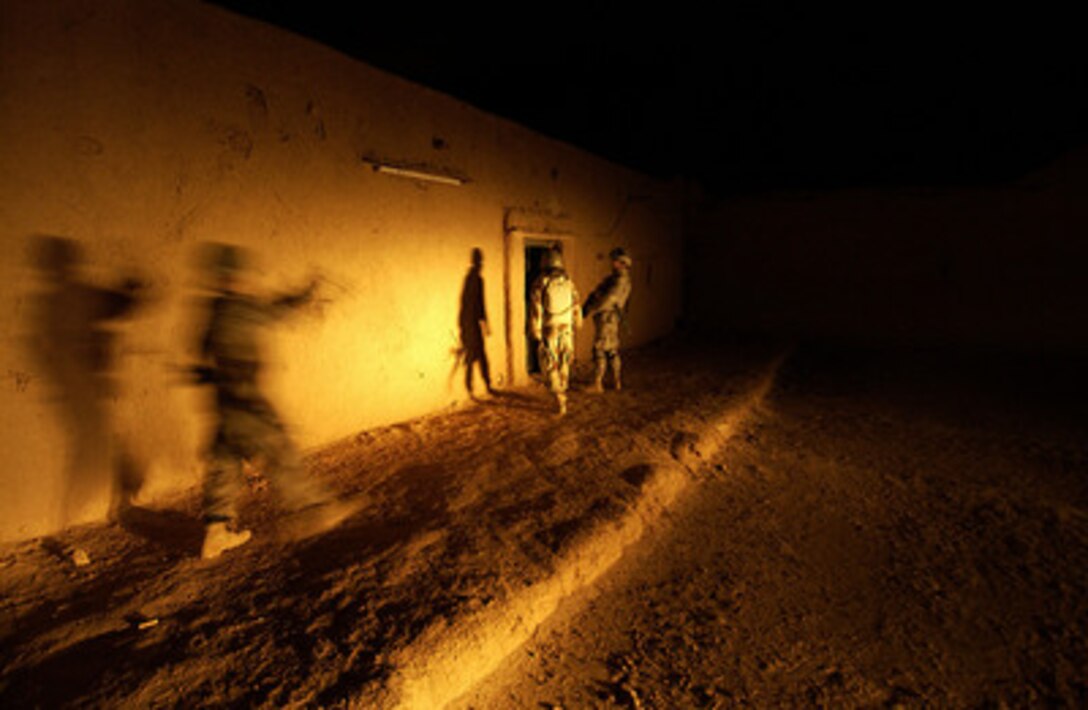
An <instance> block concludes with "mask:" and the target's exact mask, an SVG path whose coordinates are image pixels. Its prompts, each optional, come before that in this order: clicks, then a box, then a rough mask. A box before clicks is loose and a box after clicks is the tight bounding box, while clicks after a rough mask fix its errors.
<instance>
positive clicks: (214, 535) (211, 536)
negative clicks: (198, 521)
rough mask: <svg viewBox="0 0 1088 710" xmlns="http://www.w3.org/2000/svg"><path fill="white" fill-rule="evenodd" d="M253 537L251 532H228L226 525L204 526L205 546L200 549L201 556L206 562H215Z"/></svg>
mask: <svg viewBox="0 0 1088 710" xmlns="http://www.w3.org/2000/svg"><path fill="white" fill-rule="evenodd" d="M252 536H253V533H251V532H250V531H249V530H239V531H238V532H234V531H233V530H228V529H227V524H226V523H222V522H220V523H208V524H207V525H206V526H204V545H203V546H202V547H201V548H200V556H201V558H203V559H205V560H214V559H215V558H216V557H219V555H221V554H223V553H224V552H226V551H227V550H229V549H231V548H234V547H239V546H241V545H244V544H246V543H247V542H249V538H251V537H252Z"/></svg>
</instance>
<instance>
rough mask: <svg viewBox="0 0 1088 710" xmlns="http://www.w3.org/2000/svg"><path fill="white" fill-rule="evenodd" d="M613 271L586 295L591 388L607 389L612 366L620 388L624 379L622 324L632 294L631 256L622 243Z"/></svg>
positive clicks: (613, 253)
mask: <svg viewBox="0 0 1088 710" xmlns="http://www.w3.org/2000/svg"><path fill="white" fill-rule="evenodd" d="M609 256H610V257H611V258H612V273H611V274H609V275H608V276H607V277H605V279H604V281H602V282H601V283H600V285H598V286H597V288H595V289H593V293H591V294H590V295H589V298H587V299H586V305H585V309H584V312H583V314H582V315H583V317H584V318H592V319H593V327H594V330H595V331H596V332H595V334H594V338H593V364H594V373H593V384H592V385H590V387H589V391H590V392H597V393H599V392H603V391H604V374H605V370H606V369H607V368H608V367H609V366H611V369H612V383H613V386H614V387H615V388H616V389H617V390H618V389H620V387H621V382H620V367H621V365H622V363H621V361H620V325H621V324H622V323H623V321H624V319H625V318H626V316H627V300H628V299H629V298H630V297H631V275H630V271H631V257H630V256H628V255H627V252H626V251H625V250H624V249H623V248H622V247H616V248H615V249H613V250H612V251H611V252H610V253H609Z"/></svg>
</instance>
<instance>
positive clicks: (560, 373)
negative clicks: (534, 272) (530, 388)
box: [529, 249, 582, 416]
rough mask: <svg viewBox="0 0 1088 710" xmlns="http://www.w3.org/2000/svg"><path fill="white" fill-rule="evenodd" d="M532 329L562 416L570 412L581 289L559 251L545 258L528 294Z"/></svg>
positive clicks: (580, 319)
mask: <svg viewBox="0 0 1088 710" xmlns="http://www.w3.org/2000/svg"><path fill="white" fill-rule="evenodd" d="M529 303H530V319H529V329H530V332H531V334H532V336H533V339H534V340H536V341H537V343H538V346H537V347H538V357H539V361H540V368H541V370H543V371H544V375H545V377H546V378H547V382H548V389H549V390H550V391H551V392H552V394H554V395H555V399H556V402H557V403H558V405H559V415H560V416H562V415H563V414H566V412H567V385H568V383H569V381H570V366H571V362H572V361H573V360H574V329H575V328H578V327H580V326H581V325H582V310H581V308H580V307H579V306H578V290H577V289H576V288H575V287H574V282H573V281H572V280H571V278H570V275H569V274H567V272H566V270H565V269H564V268H563V257H562V255H561V254H560V252H559V250H558V249H551V250H549V251H548V252H547V253H546V254H545V256H544V273H542V274H541V275H540V276H539V277H538V278H537V280H536V281H535V282H534V283H533V285H532V288H531V290H530V292H529Z"/></svg>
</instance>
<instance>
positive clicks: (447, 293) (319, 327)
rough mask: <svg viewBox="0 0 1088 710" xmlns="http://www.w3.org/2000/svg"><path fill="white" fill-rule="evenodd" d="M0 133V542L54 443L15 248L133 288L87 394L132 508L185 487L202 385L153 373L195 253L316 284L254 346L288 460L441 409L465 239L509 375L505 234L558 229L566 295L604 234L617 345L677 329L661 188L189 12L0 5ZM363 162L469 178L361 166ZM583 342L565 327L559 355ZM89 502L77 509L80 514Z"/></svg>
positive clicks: (175, 337) (34, 505) (499, 359)
mask: <svg viewBox="0 0 1088 710" xmlns="http://www.w3.org/2000/svg"><path fill="white" fill-rule="evenodd" d="M360 33H361V34H363V35H365V33H366V32H365V28H361V30H360ZM0 138H2V140H0V182H2V192H3V204H2V207H0V234H2V238H3V243H4V247H5V248H4V250H3V254H2V256H0V264H2V266H0V268H2V269H3V279H2V281H0V303H3V304H4V307H3V308H0V332H2V333H3V334H4V341H3V346H2V348H0V358H2V362H0V376H2V377H3V381H2V386H3V390H4V397H3V404H2V406H0V449H2V451H3V460H4V465H3V467H2V469H0V486H2V489H3V491H4V495H3V496H2V497H0V538H2V539H11V538H21V537H27V536H30V535H36V534H41V533H44V532H47V531H48V530H49V529H51V527H53V526H55V524H56V523H55V522H54V520H55V518H54V512H55V510H56V505H57V501H58V499H59V496H60V495H61V493H62V489H63V487H64V485H65V483H64V473H63V472H64V470H65V468H64V467H65V456H66V455H67V453H66V452H68V451H69V450H70V449H71V445H72V444H71V441H70V439H71V436H70V432H69V431H67V430H66V427H65V425H64V424H63V423H62V417H61V416H60V415H59V414H58V406H57V404H56V401H55V399H56V394H57V393H56V392H54V391H53V389H54V388H52V387H51V386H50V384H49V382H48V379H47V378H46V377H44V375H43V372H42V367H41V365H40V362H38V361H36V358H35V356H33V355H32V354H31V353H32V352H33V351H32V348H30V347H28V345H27V343H28V342H29V341H31V340H33V338H34V336H35V335H40V330H41V329H40V327H39V323H38V322H37V321H36V316H35V315H34V313H35V308H36V306H35V303H36V299H37V298H38V294H40V292H41V291H42V288H43V283H42V280H41V275H40V274H39V273H37V272H36V271H35V270H34V269H33V268H31V267H30V254H29V248H30V244H31V243H32V238H33V235H39V234H50V235H59V236H63V237H66V238H70V239H73V240H77V241H78V242H79V243H80V244H82V245H83V247H84V248H85V251H86V256H87V268H86V270H85V274H86V276H87V278H88V280H90V281H93V282H95V283H99V284H107V283H110V282H113V281H116V280H117V279H119V278H120V277H121V276H122V275H124V274H128V273H135V274H138V275H139V276H141V277H142V278H144V279H145V280H146V281H147V282H148V283H149V284H150V286H151V291H150V292H151V294H152V296H153V301H152V302H151V303H149V304H147V305H146V306H145V307H144V308H142V309H141V310H139V311H138V313H137V314H136V315H135V316H134V318H133V319H132V320H130V321H128V322H126V323H124V324H123V325H122V326H121V327H120V328H119V331H118V333H117V338H116V342H115V346H116V347H115V351H116V353H117V357H116V368H115V373H114V375H115V379H116V381H117V383H118V388H117V391H116V394H115V395H114V396H113V397H112V398H111V401H110V403H109V404H110V411H111V412H112V415H111V416H112V423H111V427H112V428H113V429H114V430H115V431H116V433H117V436H118V440H120V441H124V442H127V446H128V448H129V449H130V450H131V452H132V454H133V456H134V458H135V459H136V460H137V461H139V462H140V464H141V466H142V467H143V468H144V470H146V472H147V475H148V479H147V485H146V486H145V488H144V490H143V492H142V494H141V496H142V498H141V500H149V499H153V498H157V497H161V496H162V495H163V494H166V493H169V492H171V491H177V490H179V489H181V488H183V487H185V486H188V485H192V484H194V483H196V482H197V481H198V480H199V477H200V463H199V452H200V448H201V446H202V443H203V439H204V437H205V435H206V431H205V429H206V426H207V418H206V417H205V416H204V414H205V413H206V408H205V405H206V402H204V400H203V399H202V398H203V397H205V396H206V393H203V392H201V391H200V390H197V389H195V388H192V387H187V386H184V385H183V384H181V383H180V381H179V377H178V376H177V374H176V372H175V368H176V367H177V366H179V365H183V364H185V363H187V362H189V361H190V357H189V355H188V354H187V351H189V350H191V349H192V348H193V347H195V342H194V339H195V337H196V335H195V333H196V330H197V323H198V322H199V319H200V318H201V317H202V315H203V314H201V313H200V312H199V311H198V310H197V309H196V308H195V307H194V302H195V300H194V299H197V298H198V297H199V296H200V295H201V294H200V292H199V290H198V286H199V285H200V282H201V274H200V273H199V272H198V271H197V270H196V269H195V268H194V259H193V257H194V250H195V248H196V245H197V244H199V243H202V242H206V241H226V242H236V243H239V244H243V245H246V246H248V247H250V248H252V250H253V251H254V253H255V255H256V257H257V260H258V261H257V267H258V271H257V272H256V276H257V285H258V286H259V287H261V288H264V289H269V290H272V289H277V288H287V287H293V286H296V285H301V284H303V283H305V281H306V279H307V278H308V277H309V276H310V275H311V274H319V275H321V276H322V277H324V279H325V281H324V283H323V286H322V291H321V295H322V297H323V298H327V299H328V300H327V302H324V303H322V304H321V307H320V308H318V309H313V310H311V311H309V312H306V313H303V314H301V315H300V316H299V317H297V318H294V319H292V320H289V321H286V322H285V323H284V324H283V326H282V327H281V328H280V329H279V330H278V331H277V332H276V335H275V337H274V338H272V340H271V341H270V343H269V350H270V352H269V360H270V363H271V366H270V369H269V376H268V383H269V387H268V390H269V393H270V395H271V397H272V399H273V400H274V401H275V402H276V403H277V404H278V405H279V406H280V408H281V411H282V412H283V413H284V414H285V416H286V418H287V419H288V420H289V422H290V423H291V425H292V427H293V431H294V433H295V434H296V437H297V439H298V440H299V442H300V443H301V444H302V445H303V446H306V447H310V446H315V445H319V444H322V443H326V442H329V441H332V440H335V439H337V438H340V437H343V436H346V435H349V434H351V433H353V432H355V431H358V430H361V429H365V428H367V427H372V426H375V425H380V424H383V423H389V422H393V421H398V420H403V419H407V418H411V417H414V416H417V415H421V414H424V413H428V412H434V411H437V410H441V409H443V408H445V407H448V406H450V405H451V404H453V403H456V402H458V401H463V400H464V399H465V392H464V388H463V384H462V377H461V375H460V374H459V373H458V374H456V375H454V376H451V372H452V368H453V366H454V360H453V356H452V354H451V350H452V349H453V348H454V347H455V346H456V344H457V341H456V337H457V322H458V317H457V316H458V307H459V297H460V291H461V285H462V280H463V278H464V276H465V273H466V271H467V269H468V266H469V254H470V250H471V249H472V248H474V247H478V248H480V249H482V250H483V252H484V256H485V266H484V272H483V277H484V280H485V284H486V298H487V306H488V312H489V316H490V319H491V326H492V330H493V335H492V337H491V338H490V339H489V340H488V354H489V357H490V360H491V363H492V369H493V371H494V372H495V373H496V374H498V375H500V377H501V379H502V380H503V381H507V380H508V379H509V377H510V375H511V374H512V373H510V372H508V371H507V368H506V367H505V364H506V363H507V357H506V346H505V341H506V338H505V335H504V333H505V328H506V323H505V318H504V313H505V308H504V301H503V299H504V297H505V292H506V291H505V288H504V280H503V274H504V248H505V246H506V243H507V239H508V237H507V234H508V233H509V232H510V231H511V230H515V229H519V230H524V231H527V232H533V233H538V232H555V233H562V234H563V235H565V238H567V239H568V243H569V245H570V247H569V249H570V252H569V254H568V259H569V261H570V264H571V268H572V271H573V275H574V277H575V279H576V282H577V283H578V285H579V286H580V288H581V289H582V291H583V292H586V293H588V291H589V290H590V289H591V288H592V287H593V285H594V284H595V283H596V281H598V280H599V279H600V278H602V277H603V276H604V275H605V274H606V273H607V270H608V263H607V259H606V258H605V256H604V255H605V254H606V253H607V251H608V250H609V249H610V248H611V247H612V246H614V245H616V244H623V245H625V246H627V247H628V248H629V249H630V250H631V252H632V253H633V254H634V257H635V259H636V266H635V271H634V278H635V286H636V288H635V291H634V295H633V297H632V304H631V312H632V338H631V340H632V342H633V343H639V342H645V341H647V340H650V339H652V338H654V337H657V336H660V335H663V334H665V333H666V332H668V331H669V330H670V329H671V328H672V326H673V323H674V322H675V319H676V318H677V316H678V315H679V311H680V301H681V243H680V236H681V235H680V229H681V225H680V215H681V210H680V207H679V204H678V195H676V194H674V191H673V190H672V189H671V188H670V187H669V186H668V185H665V184H662V183H660V182H657V181H654V180H651V179H649V178H647V177H645V176H642V175H640V174H637V173H634V172H632V171H629V170H626V169H623V168H620V167H618V166H616V165H613V164H610V163H608V162H605V161H603V160H601V159H598V158H596V157H594V156H591V155H588V154H586V153H584V152H581V151H579V150H576V149H574V148H572V147H570V146H568V145H565V144H562V143H560V142H557V141H553V140H550V139H547V138H545V137H542V136H540V135H537V134H534V133H533V132H531V131H529V130H527V129H524V128H522V127H519V126H517V125H515V124H513V123H510V122H508V121H505V120H501V119H499V118H496V117H494V116H491V115H488V114H485V113H483V112H481V111H479V110H476V109H474V108H472V107H470V106H467V105H465V104H463V103H460V102H458V101H456V100H453V99H452V98H450V97H447V96H444V95H442V94H439V93H437V92H434V91H431V90H428V89H426V88H423V87H420V86H417V85H413V84H411V83H408V82H406V81H403V80H400V79H398V78H396V77H393V76H390V75H387V74H384V73H382V72H379V71H377V70H374V69H372V68H370V67H367V66H365V65H362V64H360V63H358V62H355V61H353V60H350V59H348V58H346V57H344V56H342V55H340V54H338V53H336V52H333V51H331V50H329V49H327V48H324V47H322V46H320V45H318V44H316V43H313V42H310V41H307V40H304V39H301V38H298V37H295V36H293V35H291V34H289V33H286V32H283V31H280V30H277V29H275V28H272V27H268V26H265V25H263V24H261V23H257V22H254V21H251V20H248V19H245V18H241V17H237V16H234V15H232V14H229V13H227V12H224V11H222V10H220V9H218V8H215V7H211V6H206V5H202V4H200V3H197V2H189V1H181V0H178V1H173V0H165V1H156V2H153V3H150V2H144V1H142V0H129V1H125V0H84V1H73V2H49V3H39V2H32V1H30V0H26V1H22V0H18V1H9V0H5V2H4V3H3V4H2V5H0ZM362 157H368V158H376V159H384V160H388V161H392V162H398V163H410V164H416V165H423V166H425V167H428V168H430V169H434V170H438V171H445V172H451V173H456V174H459V175H462V176H464V177H466V178H468V182H467V184H465V185H463V186H460V187H452V186H446V185H440V184H432V183H424V182H419V181H414V180H407V179H403V178H397V177H390V176H387V175H381V174H377V173H375V172H374V171H373V170H372V169H371V168H370V166H368V165H367V164H365V163H364V162H362V161H361V158H362ZM515 266H517V265H515ZM515 307H516V306H515ZM589 345H590V343H589V337H588V333H587V334H586V335H583V336H582V338H581V340H580V341H579V345H578V347H579V354H580V356H581V357H587V356H588V353H589ZM518 366H520V365H519V364H518V363H515V367H518ZM513 374H517V373H513ZM104 506H105V502H104V498H102V497H101V496H92V497H91V498H90V499H88V501H87V505H86V507H85V510H84V511H83V515H82V517H83V518H95V517H99V516H101V515H102V514H103V512H104Z"/></svg>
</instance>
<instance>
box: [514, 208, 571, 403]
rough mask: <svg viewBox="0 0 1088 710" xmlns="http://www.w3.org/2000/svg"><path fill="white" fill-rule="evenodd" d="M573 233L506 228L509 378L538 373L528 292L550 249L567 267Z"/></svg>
mask: <svg viewBox="0 0 1088 710" xmlns="http://www.w3.org/2000/svg"><path fill="white" fill-rule="evenodd" d="M572 243H573V235H571V234H569V233H566V232H555V231H550V232H544V231H540V232H529V231H525V230H522V229H517V228H514V229H507V231H506V240H505V245H504V250H503V251H504V255H505V268H504V272H503V273H504V279H503V280H504V283H505V289H504V290H505V292H506V300H505V314H506V368H507V373H508V377H509V380H508V381H509V382H510V383H511V384H513V385H525V384H528V383H529V382H531V381H532V380H533V379H536V378H539V377H540V374H541V373H540V363H539V362H538V361H537V355H536V343H535V342H534V341H533V339H532V336H531V334H530V332H529V321H530V319H531V318H530V316H531V313H532V311H531V308H530V302H529V293H530V292H531V291H532V288H533V282H534V281H536V279H537V277H538V276H540V274H541V272H542V271H543V269H542V268H541V262H542V259H543V257H544V255H545V254H546V253H547V252H548V250H549V249H552V248H556V249H558V250H559V251H560V253H562V254H563V265H564V266H565V267H566V268H567V270H568V271H569V270H570V269H571V268H572V265H571V263H570V260H571V258H572V257H573V256H574V249H572V248H571V247H572Z"/></svg>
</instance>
